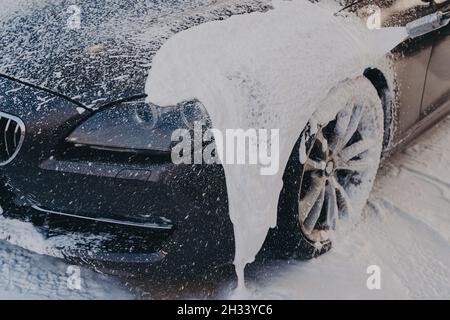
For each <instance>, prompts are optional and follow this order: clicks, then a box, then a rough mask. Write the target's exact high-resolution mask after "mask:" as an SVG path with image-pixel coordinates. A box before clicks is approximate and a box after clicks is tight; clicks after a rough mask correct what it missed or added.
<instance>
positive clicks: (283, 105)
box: [146, 0, 405, 285]
mask: <svg viewBox="0 0 450 320" xmlns="http://www.w3.org/2000/svg"><path fill="white" fill-rule="evenodd" d="M273 5H274V9H273V10H270V11H269V12H266V13H252V14H247V15H240V16H233V17H231V18H229V19H227V20H225V21H215V22H209V23H206V24H202V25H200V26H198V27H195V28H192V29H188V30H186V31H183V32H181V33H179V34H177V35H175V36H173V37H172V38H171V39H169V40H168V41H167V42H166V43H165V44H164V46H163V47H162V48H161V49H160V50H159V51H158V53H157V54H156V56H155V57H154V59H153V67H152V69H151V70H150V74H149V78H148V80H147V84H146V93H147V94H148V101H151V102H152V103H156V104H159V105H162V106H167V105H174V104H176V103H179V102H180V101H184V100H188V99H193V98H197V99H199V100H200V101H201V102H202V103H203V104H204V105H205V107H206V109H207V110H208V112H209V115H210V117H211V120H212V124H213V126H214V127H215V128H217V129H219V130H222V132H223V131H225V129H227V128H243V129H249V128H256V129H259V128H268V129H280V170H279V172H278V173H277V174H276V175H273V176H261V175H260V174H259V172H260V170H259V168H258V167H257V166H245V165H227V164H224V169H225V174H226V180H227V190H228V197H229V211H230V217H231V220H232V222H233V224H234V232H235V239H236V257H235V266H236V271H237V273H238V276H239V277H240V279H241V280H242V279H243V270H244V267H245V265H246V264H247V263H250V262H252V261H253V260H254V257H255V255H256V254H257V252H258V251H259V249H260V248H261V245H262V243H263V241H264V239H265V237H266V234H267V231H268V229H269V228H271V227H274V226H275V224H276V220H277V219H276V218H277V202H278V197H279V193H280V190H281V188H282V176H283V171H284V168H285V165H286V163H287V161H288V157H289V155H290V153H291V150H292V148H293V146H294V144H295V142H296V140H297V139H298V137H299V135H300V132H301V131H302V130H303V128H304V127H305V125H306V124H307V122H308V119H309V118H310V117H311V115H312V114H313V113H314V112H315V111H316V110H317V109H318V108H319V107H320V106H321V100H322V99H323V98H324V97H325V96H326V95H327V93H328V92H329V91H330V90H331V89H332V88H333V87H334V86H336V85H337V84H338V83H339V82H340V81H343V80H345V79H349V78H355V77H357V76H359V75H361V74H362V72H363V70H364V69H365V68H366V67H368V66H372V65H374V64H377V63H379V61H380V59H381V60H384V59H385V53H386V52H388V51H389V50H391V49H392V48H393V47H395V45H396V44H397V43H399V42H401V41H402V40H403V39H404V37H405V34H404V32H403V31H401V30H400V29H390V30H384V31H379V30H378V31H369V30H368V29H367V28H366V27H365V24H364V23H363V22H362V21H360V20H359V19H358V18H356V17H349V18H342V17H336V16H334V12H336V11H337V10H338V9H339V8H338V7H337V6H336V5H335V4H331V3H319V4H312V3H310V2H309V1H306V0H297V1H295V0H294V1H280V0H277V1H274V2H273ZM380 32H381V33H383V36H379V34H380ZM386 35H389V37H390V40H389V41H387V40H386ZM322 107H323V108H326V107H327V106H322ZM240 283H241V285H242V284H243V282H242V281H241V282H240Z"/></svg>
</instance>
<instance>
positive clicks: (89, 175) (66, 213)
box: [0, 0, 450, 271]
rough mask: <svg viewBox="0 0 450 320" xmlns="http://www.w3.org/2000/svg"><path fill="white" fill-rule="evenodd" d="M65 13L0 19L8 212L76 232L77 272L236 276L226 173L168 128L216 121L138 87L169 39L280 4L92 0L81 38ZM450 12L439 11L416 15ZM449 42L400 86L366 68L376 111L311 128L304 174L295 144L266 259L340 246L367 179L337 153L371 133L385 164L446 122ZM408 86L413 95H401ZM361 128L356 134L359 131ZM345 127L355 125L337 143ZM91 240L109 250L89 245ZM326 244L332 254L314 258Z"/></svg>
mask: <svg viewBox="0 0 450 320" xmlns="http://www.w3.org/2000/svg"><path fill="white" fill-rule="evenodd" d="M71 4H72V3H71V2H70V1H64V0H55V1H51V0H45V1H41V2H40V3H38V4H36V3H33V4H32V5H31V6H27V7H23V8H18V9H17V10H13V12H12V13H11V15H10V16H8V18H3V20H0V175H1V177H2V180H3V181H4V183H2V189H4V190H2V193H1V201H2V207H3V209H4V210H3V211H4V212H3V214H4V215H6V216H9V217H13V218H16V219H22V220H25V221H29V222H31V223H33V224H34V225H35V226H36V227H37V228H38V229H39V230H40V231H41V232H42V234H44V235H45V236H46V237H54V236H57V235H60V234H66V235H71V234H72V235H77V236H76V237H74V238H76V239H77V240H76V241H74V242H70V243H67V245H61V246H60V247H58V250H59V251H60V252H61V254H62V255H63V256H64V257H65V258H67V259H69V260H74V261H77V262H80V263H94V264H96V265H97V266H101V267H111V266H113V267H112V268H115V269H117V268H118V267H117V266H120V265H127V266H129V265H133V266H134V267H135V266H136V265H138V266H141V267H142V269H143V270H144V269H147V268H149V269H151V268H152V267H154V266H157V267H159V268H173V267H174V268H177V269H181V270H182V271H189V270H193V269H195V270H198V268H200V269H201V268H203V267H204V268H215V267H220V266H225V265H229V264H230V263H232V261H233V257H234V235H233V226H232V223H231V221H230V218H229V215H228V200H227V191H226V183H225V175H224V171H223V168H222V166H221V165H207V166H206V165H205V166H203V165H175V164H173V163H172V161H171V156H170V152H171V143H170V136H171V133H172V131H173V130H174V129H176V128H180V127H183V128H189V127H190V124H191V123H192V122H193V121H195V120H197V119H198V118H204V117H205V116H207V115H206V113H205V111H204V110H203V108H202V106H201V103H200V102H198V101H188V102H183V103H180V104H179V105H177V106H173V107H171V108H164V109H162V108H159V107H157V106H152V107H150V106H149V105H148V104H146V102H145V94H144V86H145V81H146V78H147V75H148V70H149V68H150V67H151V63H152V57H153V55H154V54H155V53H156V51H157V50H158V49H159V48H160V47H161V45H162V44H163V43H164V41H165V40H166V39H168V38H169V37H170V36H171V35H172V34H174V33H176V32H179V31H182V30H184V29H187V28H189V27H192V26H195V25H198V24H201V23H204V22H207V21H211V20H221V19H226V18H228V17H230V16H232V15H237V14H246V13H250V12H254V11H260V12H265V11H267V10H271V5H270V1H266V0H245V1H239V2H236V1H214V0H194V1H184V0H172V1H162V0H143V1H130V2H124V1H121V0H110V1H107V0H96V1H91V0H89V1H84V2H83V3H82V5H80V7H81V8H80V12H81V18H82V20H81V22H82V24H81V28H69V27H68V26H67V25H66V21H67V19H68V18H69V16H70V14H72V13H71V12H68V11H67V10H68V8H69V7H70V6H71ZM447 6H448V5H447V4H446V3H445V4H440V6H439V7H437V6H435V5H434V4H430V6H424V7H423V8H421V9H420V10H415V11H414V13H415V15H417V14H418V15H426V14H430V13H433V12H434V11H436V10H438V9H440V10H445V9H446V8H447ZM447 34H448V30H447V29H444V31H442V30H441V31H438V32H434V33H431V34H428V35H425V36H423V37H420V38H419V39H415V40H411V41H408V42H406V43H405V44H403V45H402V46H400V47H399V48H397V49H396V51H395V52H394V58H393V59H394V61H395V64H396V68H398V73H397V74H398V79H396V80H397V82H395V83H391V82H389V81H388V79H386V77H385V75H384V73H383V70H379V69H376V68H374V67H372V66H367V70H366V72H365V73H364V74H363V75H361V77H360V78H358V79H355V80H354V81H350V82H349V83H347V84H346V85H347V86H356V87H357V88H359V89H361V88H364V89H367V88H368V89H367V90H365V92H367V93H366V94H362V95H360V96H359V97H361V98H362V101H366V102H367V105H371V106H374V108H373V112H367V113H365V114H364V115H363V116H362V117H361V110H362V109H361V108H362V107H365V105H364V103H363V105H362V106H361V105H352V106H351V108H352V110H351V111H352V112H350V113H347V119H346V117H344V116H343V114H342V113H338V114H336V118H335V119H334V120H333V121H331V122H329V123H326V124H323V126H322V128H323V129H322V130H321V131H320V132H317V133H311V132H309V133H308V137H309V138H308V141H306V145H307V150H308V160H307V161H306V162H305V163H302V165H299V159H298V157H299V156H298V153H297V152H295V150H298V145H297V146H296V148H294V151H293V153H292V156H291V160H290V162H289V164H288V167H287V169H286V172H285V175H284V182H285V186H284V188H283V191H282V192H281V194H280V201H279V223H278V227H277V228H276V229H274V230H272V231H271V232H270V233H269V236H268V238H267V241H266V244H265V246H264V250H262V252H261V256H262V257H265V256H267V255H272V254H273V253H274V252H275V255H276V256H278V257H291V256H293V255H295V256H300V257H312V256H317V255H319V254H321V253H323V252H326V251H327V250H329V249H330V247H331V242H330V241H329V240H327V239H324V238H321V236H320V234H321V231H326V230H327V229H329V228H331V227H333V226H334V223H335V221H334V220H333V218H332V217H337V216H341V215H345V214H346V213H347V212H346V211H348V210H347V209H348V203H347V202H348V201H352V199H350V198H349V197H348V195H347V194H346V190H347V188H354V187H355V185H357V184H358V183H360V182H358V183H357V182H355V181H357V180H358V179H356V178H355V175H358V174H359V173H358V172H359V171H360V170H362V169H361V164H362V163H363V160H364V157H365V152H367V150H359V153H358V154H356V155H355V154H349V152H347V153H346V156H345V157H344V156H342V154H338V153H339V152H337V151H336V150H338V149H339V150H340V151H342V150H341V149H345V148H347V147H349V146H351V145H352V144H357V143H358V142H360V141H361V140H364V139H365V138H373V139H374V141H375V142H376V143H378V144H377V146H379V147H375V148H373V152H375V153H377V155H376V156H378V157H380V156H381V153H382V152H383V154H385V155H386V154H389V153H390V152H391V151H392V150H394V149H396V148H397V146H398V145H399V144H400V143H401V142H402V143H403V142H406V141H408V139H410V138H412V137H413V136H414V135H415V134H417V133H419V132H420V131H422V129H425V128H426V127H428V126H429V125H431V124H432V123H434V122H436V121H437V120H439V118H441V117H442V115H443V114H444V113H446V112H448V111H449V105H450V104H449V103H448V102H447V101H448V95H449V92H450V90H449V89H450V81H448V79H450V70H447V69H448V67H447V66H448V63H445V65H442V64H441V67H440V68H437V66H438V65H439V61H436V60H434V59H435V56H437V57H438V58H442V57H441V56H442V55H439V50H440V48H442V46H446V45H447V46H448V43H449V41H448V40H446V39H448V36H447ZM433 48H434V49H435V50H436V51H435V52H434V54H433V55H431V54H430V52H431V50H432V49H433ZM180 54H182V53H180ZM433 67H436V68H435V69H433ZM413 69H414V70H416V71H415V73H414V77H411V75H410V73H411V70H413ZM443 69H445V70H443ZM427 71H428V73H427ZM433 72H434V73H433ZM432 75H435V76H436V77H438V78H439V77H440V78H445V80H446V81H445V85H444V82H440V87H439V89H440V91H439V95H438V96H436V92H434V91H433V90H431V91H427V90H428V88H429V85H430V81H434V78H433V77H432ZM402 83H408V86H407V89H405V90H404V91H402V92H401V93H399V91H398V90H397V89H398V88H399V87H401V84H402ZM399 84H400V85H399ZM432 88H433V89H434V88H436V87H432ZM355 92H356V91H355ZM419 93H420V94H419ZM418 94H419V96H420V97H422V94H423V96H424V97H425V98H424V99H419V96H417V95H418ZM433 94H434V95H435V96H433ZM419 100H420V101H419ZM411 101H412V102H411ZM425 103H429V104H428V105H425ZM377 105H379V106H380V107H376V106H377ZM377 108H378V109H377ZM371 110H372V109H371ZM431 111H433V112H431ZM155 112H156V113H157V114H158V119H159V120H158V123H156V124H155V123H154V121H155ZM349 117H351V118H349ZM358 117H359V118H358ZM380 117H383V119H384V120H383V121H382V123H381V126H378V127H377V128H375V129H374V131H373V132H363V131H361V130H359V128H358V123H359V121H374V119H378V118H380ZM356 118H358V119H357V120H358V121H357V122H358V123H356V126H354V128H353V129H352V128H350V125H349V121H350V123H352V121H353V120H355V119H356ZM342 121H344V122H345V121H347V126H349V128H347V129H348V130H347V131H348V132H346V133H345V134H341V135H339V134H338V130H337V128H338V127H340V126H341V122H342ZM355 121H356V120H355ZM355 121H353V122H355ZM397 123H398V126H397V128H398V130H393V126H394V124H397ZM308 130H310V128H305V129H304V131H303V133H302V135H303V134H306V132H308ZM351 130H353V131H351ZM350 131H351V132H350ZM413 133H414V134H413ZM369 135H373V136H369ZM324 140H328V141H333V140H334V147H335V148H336V149H334V150H333V149H332V147H331V145H333V144H330V149H329V150H328V149H327V150H325V149H326V148H324V145H325V143H324ZM299 143H300V139H299ZM327 145H328V144H327ZM378 149H379V150H378ZM318 150H319V151H318ZM347 151H348V150H347ZM343 153H345V151H343ZM343 159H344V160H345V161H343ZM322 164H324V165H323V166H322ZM372 169H373V170H372ZM375 169H376V168H371V170H372V171H373V174H374V173H375V172H376V170H375ZM341 171H345V173H342V172H341ZM372 171H371V172H372ZM313 172H314V174H313ZM318 172H319V174H318ZM317 177H318V178H317ZM371 179H372V180H373V177H372V178H371ZM319 202H320V203H319ZM324 202H326V203H332V204H329V205H324ZM90 234H98V235H100V236H102V239H103V240H102V241H100V242H95V243H91V242H90V241H88V240H85V239H88V235H90ZM80 235H82V236H80ZM83 235H86V237H84V236H83ZM316 242H321V243H322V246H321V249H320V250H316V248H317V246H316V245H315V243H316ZM193 267H195V268H193ZM120 268H121V267H119V268H118V269H120Z"/></svg>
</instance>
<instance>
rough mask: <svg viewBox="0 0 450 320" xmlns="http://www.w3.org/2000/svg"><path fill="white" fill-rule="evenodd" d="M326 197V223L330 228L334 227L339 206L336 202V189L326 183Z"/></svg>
mask: <svg viewBox="0 0 450 320" xmlns="http://www.w3.org/2000/svg"><path fill="white" fill-rule="evenodd" d="M325 192H326V197H327V209H328V212H327V225H328V226H330V228H332V229H336V219H337V217H338V213H339V208H338V204H337V196H336V189H335V188H334V187H333V186H332V185H331V184H328V185H327V187H326V190H325Z"/></svg>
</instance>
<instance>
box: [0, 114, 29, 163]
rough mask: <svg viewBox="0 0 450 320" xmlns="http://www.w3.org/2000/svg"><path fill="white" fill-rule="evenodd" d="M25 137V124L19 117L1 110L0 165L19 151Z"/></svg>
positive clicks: (9, 160)
mask: <svg viewBox="0 0 450 320" xmlns="http://www.w3.org/2000/svg"><path fill="white" fill-rule="evenodd" d="M24 138H25V124H24V123H23V121H22V120H20V119H19V118H18V117H16V116H13V115H10V114H7V113H3V112H1V111H0V166H4V165H6V164H8V163H10V162H11V161H12V160H13V159H14V158H15V157H16V156H17V153H19V150H20V147H21V146H22V143H23V140H24Z"/></svg>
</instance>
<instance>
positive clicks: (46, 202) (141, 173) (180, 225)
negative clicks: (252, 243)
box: [0, 77, 234, 268]
mask: <svg viewBox="0 0 450 320" xmlns="http://www.w3.org/2000/svg"><path fill="white" fill-rule="evenodd" d="M0 111H2V112H4V113H6V114H10V115H13V116H15V117H18V118H20V119H21V120H22V121H23V123H24V125H25V129H26V134H25V137H24V140H23V144H22V145H21V148H20V150H19V152H18V153H17V156H16V157H15V158H14V159H13V160H12V161H11V162H10V163H8V164H7V165H4V166H1V167H0V175H1V176H3V177H4V179H5V180H6V185H7V186H8V189H9V190H10V191H11V192H12V194H14V197H13V201H14V203H15V205H16V206H19V207H23V208H29V209H30V210H28V211H27V210H23V211H27V212H29V213H30V214H31V216H34V218H33V217H32V218H30V217H29V215H30V214H27V215H25V214H23V216H22V217H21V214H20V213H19V214H18V215H17V214H16V215H15V217H16V218H17V217H19V218H20V217H21V218H23V220H27V221H31V222H33V223H35V221H36V220H39V221H40V222H41V223H37V224H36V225H38V226H39V227H40V228H41V230H44V229H45V230H46V231H45V233H46V235H47V236H52V235H53V234H61V233H65V232H66V233H73V232H74V231H73V228H74V226H75V228H76V229H77V230H76V232H78V233H80V232H81V233H83V232H89V233H99V234H102V232H103V234H109V236H108V237H105V239H107V238H108V239H109V240H105V241H104V242H103V243H101V244H100V245H99V246H97V249H98V250H92V248H90V249H89V250H84V252H83V250H80V249H78V248H77V249H74V248H68V249H66V250H65V251H64V255H65V257H81V258H82V259H83V260H96V261H103V262H105V261H106V262H108V263H109V262H117V263H118V262H126V261H130V262H133V263H152V262H161V261H163V260H165V259H167V257H168V256H169V255H170V256H174V257H176V261H177V262H176V264H177V265H180V266H181V265H184V266H185V267H186V268H188V267H189V266H192V265H193V264H199V263H200V264H201V263H203V264H205V265H208V266H212V265H223V264H227V263H231V262H232V259H233V256H234V236H233V228H232V224H231V221H230V219H229V215H228V200H227V194H226V183H225V175H224V172H223V168H222V167H221V166H220V165H212V166H198V165H192V166H190V165H174V164H172V162H171V161H170V158H169V159H167V157H162V156H141V155H137V154H118V153H114V152H111V151H106V150H87V149H89V148H87V149H86V148H81V149H80V148H73V146H68V145H67V143H66V142H65V138H66V137H67V135H68V134H69V133H70V132H71V131H72V130H73V129H74V128H75V127H76V126H77V125H78V124H79V123H80V122H81V121H83V120H84V119H85V118H86V117H88V116H89V113H90V111H85V110H82V109H81V110H80V106H78V105H77V104H74V103H73V102H72V101H70V100H69V99H65V98H64V97H62V96H59V95H57V94H53V93H51V92H48V91H45V90H40V89H38V88H35V87H30V86H28V85H24V84H21V83H17V82H15V81H12V80H11V79H6V78H1V77H0ZM80 111H83V112H80ZM36 217H44V218H39V219H37V218H36ZM49 219H50V220H51V221H54V220H57V221H58V223H57V227H54V228H52V225H53V222H52V223H48V221H50V220H49ZM42 221H47V222H42ZM61 221H63V222H61ZM86 225H89V227H87V228H85V227H86ZM43 226H45V228H43ZM80 226H83V227H80ZM104 227H106V228H107V229H108V232H106V233H105V230H104ZM80 228H81V229H80ZM65 230H67V231H65ZM86 230H89V231H86ZM78 239H83V237H78ZM111 239H115V240H111ZM149 239H153V240H151V241H150V240H149ZM86 241H88V240H86ZM79 242H81V243H80V244H79V246H78V245H77V247H80V248H83V247H86V243H82V242H83V240H81V241H79ZM121 242H123V243H121ZM94 253H95V254H94ZM91 258H92V259H91ZM206 258H207V259H206Z"/></svg>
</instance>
